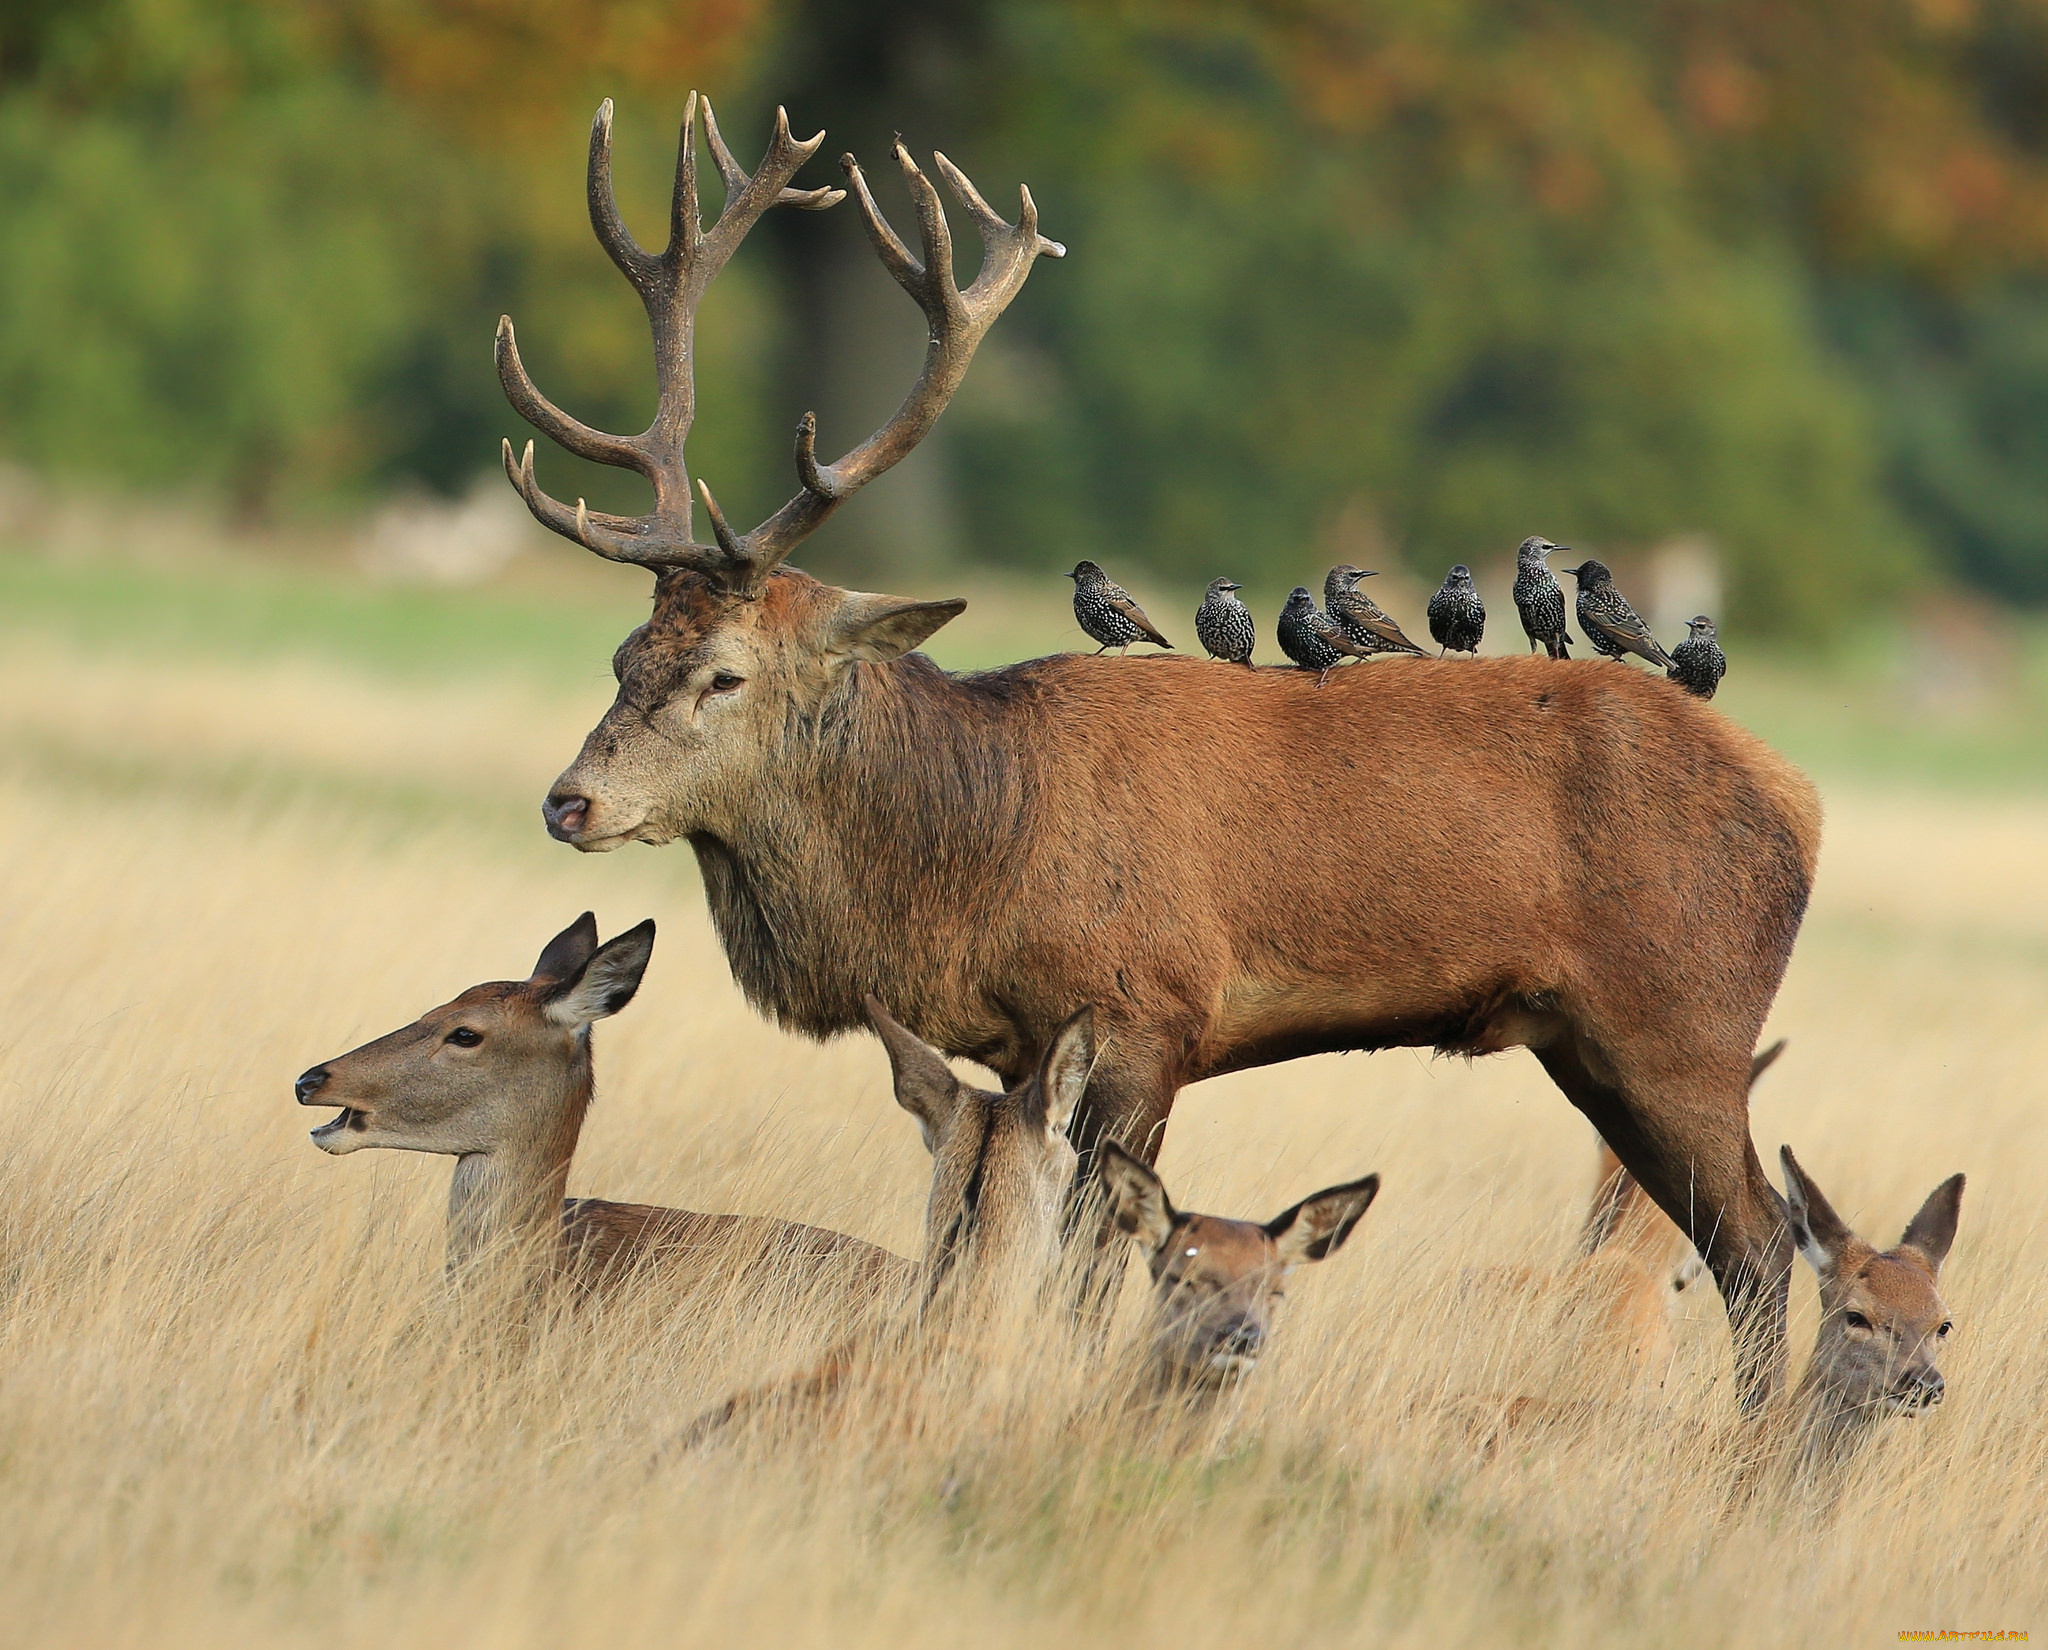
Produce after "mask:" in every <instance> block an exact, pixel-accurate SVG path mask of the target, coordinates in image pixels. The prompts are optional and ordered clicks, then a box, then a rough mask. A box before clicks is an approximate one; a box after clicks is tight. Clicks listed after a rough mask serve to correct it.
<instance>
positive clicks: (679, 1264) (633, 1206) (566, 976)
mask: <svg viewBox="0 0 2048 1650" xmlns="http://www.w3.org/2000/svg"><path fill="white" fill-rule="evenodd" d="M653 949H654V924H653V923H652V922H643V923H641V924H640V926H639V927H637V928H633V929H629V930H628V931H627V932H626V933H624V934H621V935H619V936H618V937H617V938H616V939H613V940H611V941H609V942H608V943H606V944H604V945H599V944H598V943H597V921H596V919H595V918H594V917H593V916H592V915H591V913H590V912H588V911H586V912H584V913H583V915H582V916H580V917H578V918H577V919H576V921H574V922H573V923H571V924H570V925H569V926H568V927H567V928H565V929H563V930H562V932H561V933H559V934H557V935H556V936H555V937H554V938H553V939H552V940H550V941H548V944H547V948H546V949H545V950H544V951H542V952H541V954H540V960H539V961H538V962H536V963H535V964H534V966H533V974H532V976H531V977H530V978H528V979H526V980H522V981H517V982H513V981H495V982H492V983H490V984H486V985H476V986H471V987H470V988H469V990H467V991H465V992H463V994H462V995H461V996H459V997H457V998H456V999H455V1000H454V1001H453V1002H451V1003H446V1004H443V1005H442V1006H441V1007H439V1008H436V1009H432V1010H430V1011H429V1012H428V1013H426V1014H424V1015H422V1016H421V1017H420V1018H419V1019H418V1020H415V1021H414V1022H413V1023H412V1024H411V1025H409V1026H405V1027H403V1028H402V1029H400V1030H398V1031H394V1032H392V1033H390V1034H389V1035H388V1036H385V1037H380V1038H378V1039H377V1040H376V1041H375V1042H373V1043H365V1044H364V1045H363V1046H362V1047H361V1048H358V1049H354V1050H352V1051H351V1052H349V1053H347V1054H344V1055H341V1056H339V1057H338V1058H336V1059H333V1060H328V1061H326V1062H324V1063H323V1064H321V1065H317V1066H315V1067H313V1069H312V1070H310V1071H308V1072H307V1073H306V1074H305V1075H304V1076H302V1077H301V1078H300V1079H299V1080H298V1083H297V1085H296V1090H295V1092H296V1093H297V1095H298V1099H299V1103H300V1104H301V1105H305V1106H338V1107H340V1108H341V1110H340V1111H339V1113H338V1114H337V1115H336V1116H335V1118H334V1120H333V1121H332V1122H329V1123H325V1124H322V1125H321V1126H320V1127H319V1128H317V1129H315V1130H313V1140H314V1143H315V1144H316V1145H318V1146H319V1147H320V1149H321V1150H322V1151H327V1152H332V1153H335V1154H336V1155H340V1154H343V1153H347V1152H353V1151H359V1150H363V1149H365V1148H368V1147H385V1148H388V1149H391V1150H396V1151H414V1152H438V1153H442V1154H445V1155H447V1156H450V1157H453V1158H454V1159H455V1160H456V1161H455V1175H454V1179H453V1182H452V1184H451V1185H450V1187H449V1192H448V1270H449V1274H450V1276H451V1277H452V1278H455V1279H457V1280H468V1279H471V1278H473V1277H474V1276H475V1274H476V1273H477V1271H478V1269H479V1268H480V1267H490V1268H492V1269H493V1270H494V1275H497V1276H498V1277H499V1278H500V1279H501V1281H510V1282H512V1283H513V1284H514V1285H515V1286H516V1285H518V1284H522V1283H526V1282H537V1281H540V1280H541V1279H544V1278H546V1277H549V1276H554V1277H559V1278H564V1279H566V1280H568V1281H570V1282H571V1283H572V1284H573V1285H575V1286H576V1287H577V1288H578V1289H580V1290H582V1291H585V1292H589V1291H594V1290H599V1289H604V1288H607V1287H609V1286H612V1285H615V1284H617V1283H619V1282H620V1281H622V1280H623V1279H625V1278H627V1277H629V1276H633V1277H639V1276H643V1275H649V1274H659V1275H660V1277H661V1278H662V1279H663V1280H664V1281H666V1282H669V1283H675V1282H678V1281H697V1280H700V1279H711V1278H718V1277H725V1278H732V1277H735V1276H737V1275H738V1274H739V1272H740V1271H742V1270H752V1269H757V1268H758V1269H763V1270H765V1271H768V1272H775V1271H781V1270H785V1269H795V1270H797V1271H799V1272H800V1273H801V1274H802V1275H803V1276H804V1277H805V1278H806V1279H807V1280H810V1281H813V1282H815V1283H817V1284H820V1285H822V1286H823V1287H824V1288H825V1289H826V1290H827V1291H828V1292H829V1293H831V1294H833V1295H836V1296H839V1297H841V1298H842V1299H843V1302H844V1304H845V1305H846V1306H847V1307H848V1308H850V1309H862V1308H865V1307H866V1306H868V1305H869V1304H870V1303H875V1302H880V1301H884V1300H888V1299H891V1298H894V1297H896V1296H898V1295H900V1293H901V1291H903V1290H905V1289H907V1288H908V1286H909V1283H910V1281H911V1279H912V1278H913V1277H914V1276H915V1274H916V1268H915V1267H913V1266H912V1264H911V1263H910V1262H909V1261H907V1260H905V1259H903V1258H902V1257H901V1256H900V1255H893V1254H891V1253H889V1251H888V1250H886V1249H879V1248H877V1247H876V1246H875V1245H873V1244H871V1243H863V1242H862V1241H861V1240H860V1239H858V1238H852V1237H847V1236H845V1235H844V1234H842V1233H839V1232H829V1231H824V1230H822V1229H820V1228H818V1227H815V1226H803V1225H799V1224H797V1223H796V1222H794V1221H787V1220H774V1219H769V1218H765V1217H760V1216H752V1215H706V1214H695V1213H693V1212H691V1211H689V1210H687V1209H664V1208H657V1207H654V1206H652V1205H649V1204H645V1203H614V1202H611V1201H609V1200H607V1199H603V1198H594V1197H565V1196H564V1195H563V1193H564V1190H565V1188H566V1186H567V1183H568V1178H569V1164H570V1161H571V1159H573V1158H574V1156H575V1155H576V1143H577V1138H578V1136H579V1135H580V1134H581V1132H582V1129H583V1120H584V1117H585V1115H586V1114H587V1113H588V1111H589V1109H590V1101H591V1094H592V1083H593V1077H592V1067H591V1052H590V1035H591V1026H592V1024H593V1022H595V1021H597V1020H601V1019H604V1018H605V1017H607V1016H608V1015H612V1014H616V1013H618V1012H619V1010H621V1009H622V1008H624V1007H625V1006H626V1005H627V1004H628V1003H630V1002H631V1001H632V1000H633V995H634V993H635V992H636V991H638V990H639V988H640V979H641V976H642V975H643V974H644V973H645V972H646V968H647V963H648V959H649V957H650V956H651V955H652V953H653ZM507 1266H509V1267H510V1268H511V1271H510V1272H509V1274H508V1273H506V1272H504V1271H501V1270H498V1269H499V1268H503V1267H507Z"/></svg>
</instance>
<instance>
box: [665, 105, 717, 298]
mask: <svg viewBox="0 0 2048 1650" xmlns="http://www.w3.org/2000/svg"><path fill="white" fill-rule="evenodd" d="M697 103H698V98H697V94H696V93H695V92H692V93H691V94H690V98H689V101H688V102H687V103H685V104H684V105H683V129H682V131H681V132H680V133H678V134H677V136H676V187H675V192H674V194H672V195H671V196H670V197H669V204H668V250H667V251H666V252H664V253H663V254H662V261H663V262H664V263H665V264H673V263H674V262H676V261H677V260H678V259H681V258H687V257H688V256H689V255H690V254H691V253H693V252H695V251H696V250H697V243H698V241H699V240H701V239H702V238H703V235H704V225H703V220H702V219H701V218H700V217H699V215H698V211H697ZM706 107H707V108H708V107H709V102H708V100H707V101H706Z"/></svg>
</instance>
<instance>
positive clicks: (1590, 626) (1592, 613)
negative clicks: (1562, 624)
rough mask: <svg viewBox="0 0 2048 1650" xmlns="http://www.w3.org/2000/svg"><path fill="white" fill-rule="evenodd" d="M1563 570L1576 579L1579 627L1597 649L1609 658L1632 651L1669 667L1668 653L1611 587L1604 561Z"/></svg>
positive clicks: (1618, 593)
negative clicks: (1577, 583) (1577, 584)
mask: <svg viewBox="0 0 2048 1650" xmlns="http://www.w3.org/2000/svg"><path fill="white" fill-rule="evenodd" d="M1564 571H1565V572H1567V573H1569V574H1571V576H1572V577H1573V578H1575V579H1577V580H1578V581H1579V628H1580V629H1581V630H1583V631H1584V632H1585V633H1586V640H1587V641H1589V642H1591V643H1592V644H1593V648H1594V650H1595V651H1596V652H1599V653H1604V654H1606V655H1607V657H1608V658H1610V659H1620V658H1623V657H1625V656H1626V655H1628V654H1631V653H1634V654H1638V655H1640V656H1641V657H1642V658H1645V659H1648V660H1649V661H1650V663H1651V664H1653V665H1663V666H1664V667H1665V668H1666V669H1669V668H1670V665H1671V655H1670V654H1668V653H1666V652H1665V651H1664V650H1663V649H1662V648H1661V647H1659V646H1658V645H1657V638H1656V637H1654V636H1652V635H1651V634H1650V627H1649V626H1648V625H1646V624H1644V623H1643V621H1642V619H1641V617H1640V616H1639V615H1638V614H1637V612H1636V610H1635V609H1634V608H1632V607H1630V606H1629V605H1628V601H1627V599H1626V598H1625V597H1624V596H1623V595H1622V593H1621V592H1620V591H1619V590H1617V589H1615V588H1614V575H1613V574H1612V573H1610V572H1608V571H1607V568H1606V566H1605V564H1603V563H1601V562H1597V561H1586V562H1581V563H1580V564H1579V565H1578V566H1577V567H1567V568H1565V569H1564Z"/></svg>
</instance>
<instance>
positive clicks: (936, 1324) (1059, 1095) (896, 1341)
mask: <svg viewBox="0 0 2048 1650" xmlns="http://www.w3.org/2000/svg"><path fill="white" fill-rule="evenodd" d="M865 1006H866V1009H867V1017H868V1023H869V1024H870V1025H872V1026H873V1027H874V1029H875V1034H876V1035H877V1036H878V1037H880V1038H881V1039H882V1044H883V1046H884V1047H885V1048H886V1049H887V1050H888V1051H889V1065H890V1069H891V1072H892V1074H893V1076H894V1079H895V1087H896V1102H897V1104H898V1105H900V1106H902V1107H903V1109H904V1110H905V1111H907V1112H909V1113H910V1114H911V1116H913V1117H914V1118H916V1119H917V1126H918V1131H919V1133H920V1134H921V1135H922V1136H923V1139H924V1143H925V1148H926V1149H927V1150H928V1151H929V1152H930V1153H931V1154H932V1182H931V1195H930V1197H929V1198H928V1199H927V1200H926V1204H925V1242H924V1259H923V1260H922V1261H921V1262H920V1263H919V1265H918V1267H917V1269H916V1281H915V1286H914V1288H913V1290H912V1293H911V1298H912V1300H913V1302H914V1307H915V1309H914V1311H913V1312H912V1313H911V1314H910V1316H909V1317H907V1318H906V1319H904V1320H902V1321H901V1322H898V1323H896V1324H893V1325H889V1326H886V1327H885V1326H882V1325H879V1324H878V1325H876V1326H875V1327H874V1328H872V1329H871V1330H869V1331H868V1332H866V1333H864V1334H860V1335H856V1336H855V1337H853V1338H852V1339H849V1340H848V1341H846V1342H844V1343H843V1344H842V1345H840V1346H838V1347H836V1348H834V1349H833V1351H832V1352H830V1353H828V1354H827V1355H826V1356H825V1357H824V1358H823V1359H822V1360H821V1361H820V1362H819V1363H817V1364H816V1365H814V1366H813V1367H812V1368H810V1369H808V1370H806V1371H805V1372H804V1373H802V1374H800V1375H797V1376H793V1377H789V1378H786V1379H782V1380H777V1381H772V1382H769V1383H767V1384H766V1385H763V1386H759V1387H754V1388H750V1389H749V1390H747V1391H745V1392H741V1393H738V1394H735V1395H734V1396H733V1397H731V1398H729V1399H727V1400H726V1401H725V1402H724V1403H723V1404H721V1405H719V1406H718V1407H717V1408H715V1409H713V1410H711V1411H709V1412H707V1413H706V1414H704V1415H703V1416H700V1417H699V1418H698V1419H697V1421H695V1422H694V1423H693V1424H692V1425H691V1426H690V1427H689V1428H688V1429H687V1430H686V1431H685V1432H684V1434H683V1435H682V1438H681V1440H680V1442H681V1444H682V1447H684V1448H690V1447H693V1446H695V1445H697V1444H700V1443H702V1442H704V1441H705V1440H706V1439H708V1438H710V1437H711V1436H713V1435H714V1434H716V1433H717V1432H719V1431H720V1430H722V1429H723V1428H725V1427H727V1426H729V1425H730V1424H731V1423H733V1422H734V1421H737V1420H742V1419H746V1418H752V1417H754V1416H757V1415H761V1414H770V1415H775V1416H777V1417H779V1418H780V1419H781V1420H783V1421H785V1422H787V1421H792V1420H795V1419H797V1417H798V1416H799V1415H800V1414H801V1413H802V1412H803V1411H805V1410H806V1409H811V1410H815V1408H816V1407H817V1406H819V1405H821V1404H823V1403H825V1402H827V1401H829V1400H831V1399H832V1398H833V1397H834V1396H835V1395H837V1394H838V1393H839V1392H840V1391H841V1390H842V1389H843V1388H844V1387H846V1385H847V1384H848V1382H849V1381H850V1379H851V1378H852V1377H853V1376H854V1375H855V1373H856V1372H859V1371H862V1370H866V1371H869V1372H872V1373H874V1374H877V1375H879V1376H881V1377H883V1378H884V1379H888V1380H893V1381H898V1382H901V1381H904V1380H912V1381H915V1380H916V1379H917V1376H918V1372H919V1369H920V1367H921V1364H922V1362H923V1361H924V1360H926V1359H928V1358H929V1357H930V1355H931V1354H933V1353H934V1352H936V1351H938V1350H940V1349H943V1348H948V1347H953V1348H957V1347H959V1346H961V1345H971V1344H972V1343H973V1342H974V1341H976V1340H985V1341H988V1342H990V1343H991V1344H994V1343H995V1342H996V1341H997V1339H998V1337H999V1334H1000V1332H1001V1331H1002V1330H1003V1329H1004V1328H1005V1327H1014V1326H1015V1325H1016V1324H1017V1323H1019V1322H1020V1321H1021V1320H1022V1319H1023V1318H1024V1317H1025V1316H1026V1315H1027V1314H1029V1313H1030V1312H1031V1311H1032V1310H1033V1309H1034V1308H1035V1307H1036V1306H1037V1305H1038V1296H1039V1294H1040V1292H1041V1288H1042V1286H1043V1284H1044V1283H1045V1281H1046V1279H1047V1278H1048V1277H1049V1276H1050V1275H1051V1273H1052V1270H1053V1267H1054V1265H1055V1264H1056V1262H1057V1260H1058V1258H1059V1253H1060V1224H1061V1219H1062V1215H1063V1211H1064V1209H1065V1206H1066V1198H1067V1192H1068V1190H1069V1188H1070V1187H1071V1186H1072V1184H1073V1179H1074V1170H1075V1166H1076V1163H1077V1161H1078V1158H1077V1154H1076V1153H1075V1150H1074V1147H1073V1145H1072V1144H1071V1143H1070V1142H1069V1141H1068V1139H1067V1125H1068V1123H1069V1122H1071V1121H1072V1119H1073V1115H1074V1108H1075V1107H1076V1106H1078V1105H1079V1104H1080V1101H1081V1094H1082V1091H1083V1090H1084V1089H1086V1088H1087V1086H1088V1074H1089V1072H1090V1070H1091V1069H1092V1068H1093V1067H1094V1064H1095V1015H1094V1011H1093V1010H1092V1009H1089V1008H1083V1009H1082V1010H1081V1011H1080V1012H1079V1013H1077V1014H1075V1015H1074V1016H1073V1017H1072V1018H1070V1019H1069V1020H1068V1021H1067V1022H1066V1024H1064V1025H1063V1026H1061V1027H1060V1029H1059V1030H1058V1032H1056V1033H1055V1034H1054V1036H1053V1039H1052V1041H1051V1043H1050V1044H1049V1045H1048V1046H1047V1048H1046V1050H1045V1053H1044V1055H1043V1056H1042V1057H1041V1059H1040V1060H1039V1063H1038V1068H1037V1070H1036V1071H1034V1072H1033V1073H1032V1074H1031V1075H1030V1076H1029V1077H1027V1078H1026V1079H1024V1081H1022V1082H1021V1083H1019V1084H1017V1085H1016V1086H1015V1087H1014V1088H1011V1089H1009V1090H1007V1091H1006V1092H1004V1093H1001V1094H995V1093H991V1092H990V1091H988V1090H986V1089H977V1088H972V1087H970V1086H969V1085H967V1084H965V1083H963V1082H961V1081H960V1079H959V1078H958V1077H956V1076H954V1074H953V1069H952V1067H950V1066H949V1065H947V1063H946V1059H945V1056H944V1055H942V1054H940V1053H939V1051H938V1050H937V1049H935V1048H933V1047H932V1046H931V1045H930V1044H928V1043H926V1042H925V1041H924V1040H923V1039H921V1038H919V1037H918V1036H916V1035H915V1034H914V1033H912V1032H911V1031H909V1030H908V1029H906V1028H905V1027H903V1026H901V1025H898V1024H897V1023H896V1021H895V1020H894V1019H892V1018H891V1017H890V1015H889V1013H888V1011H887V1010H886V1009H884V1008H883V1007H882V1005H881V1004H880V1003H879V1002H877V1001H876V1000H875V999H874V998H873V997H869V998H866V999H865ZM809 1419H813V1420H814V1419H815V1416H814V1415H813V1416H811V1417H809Z"/></svg>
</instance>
